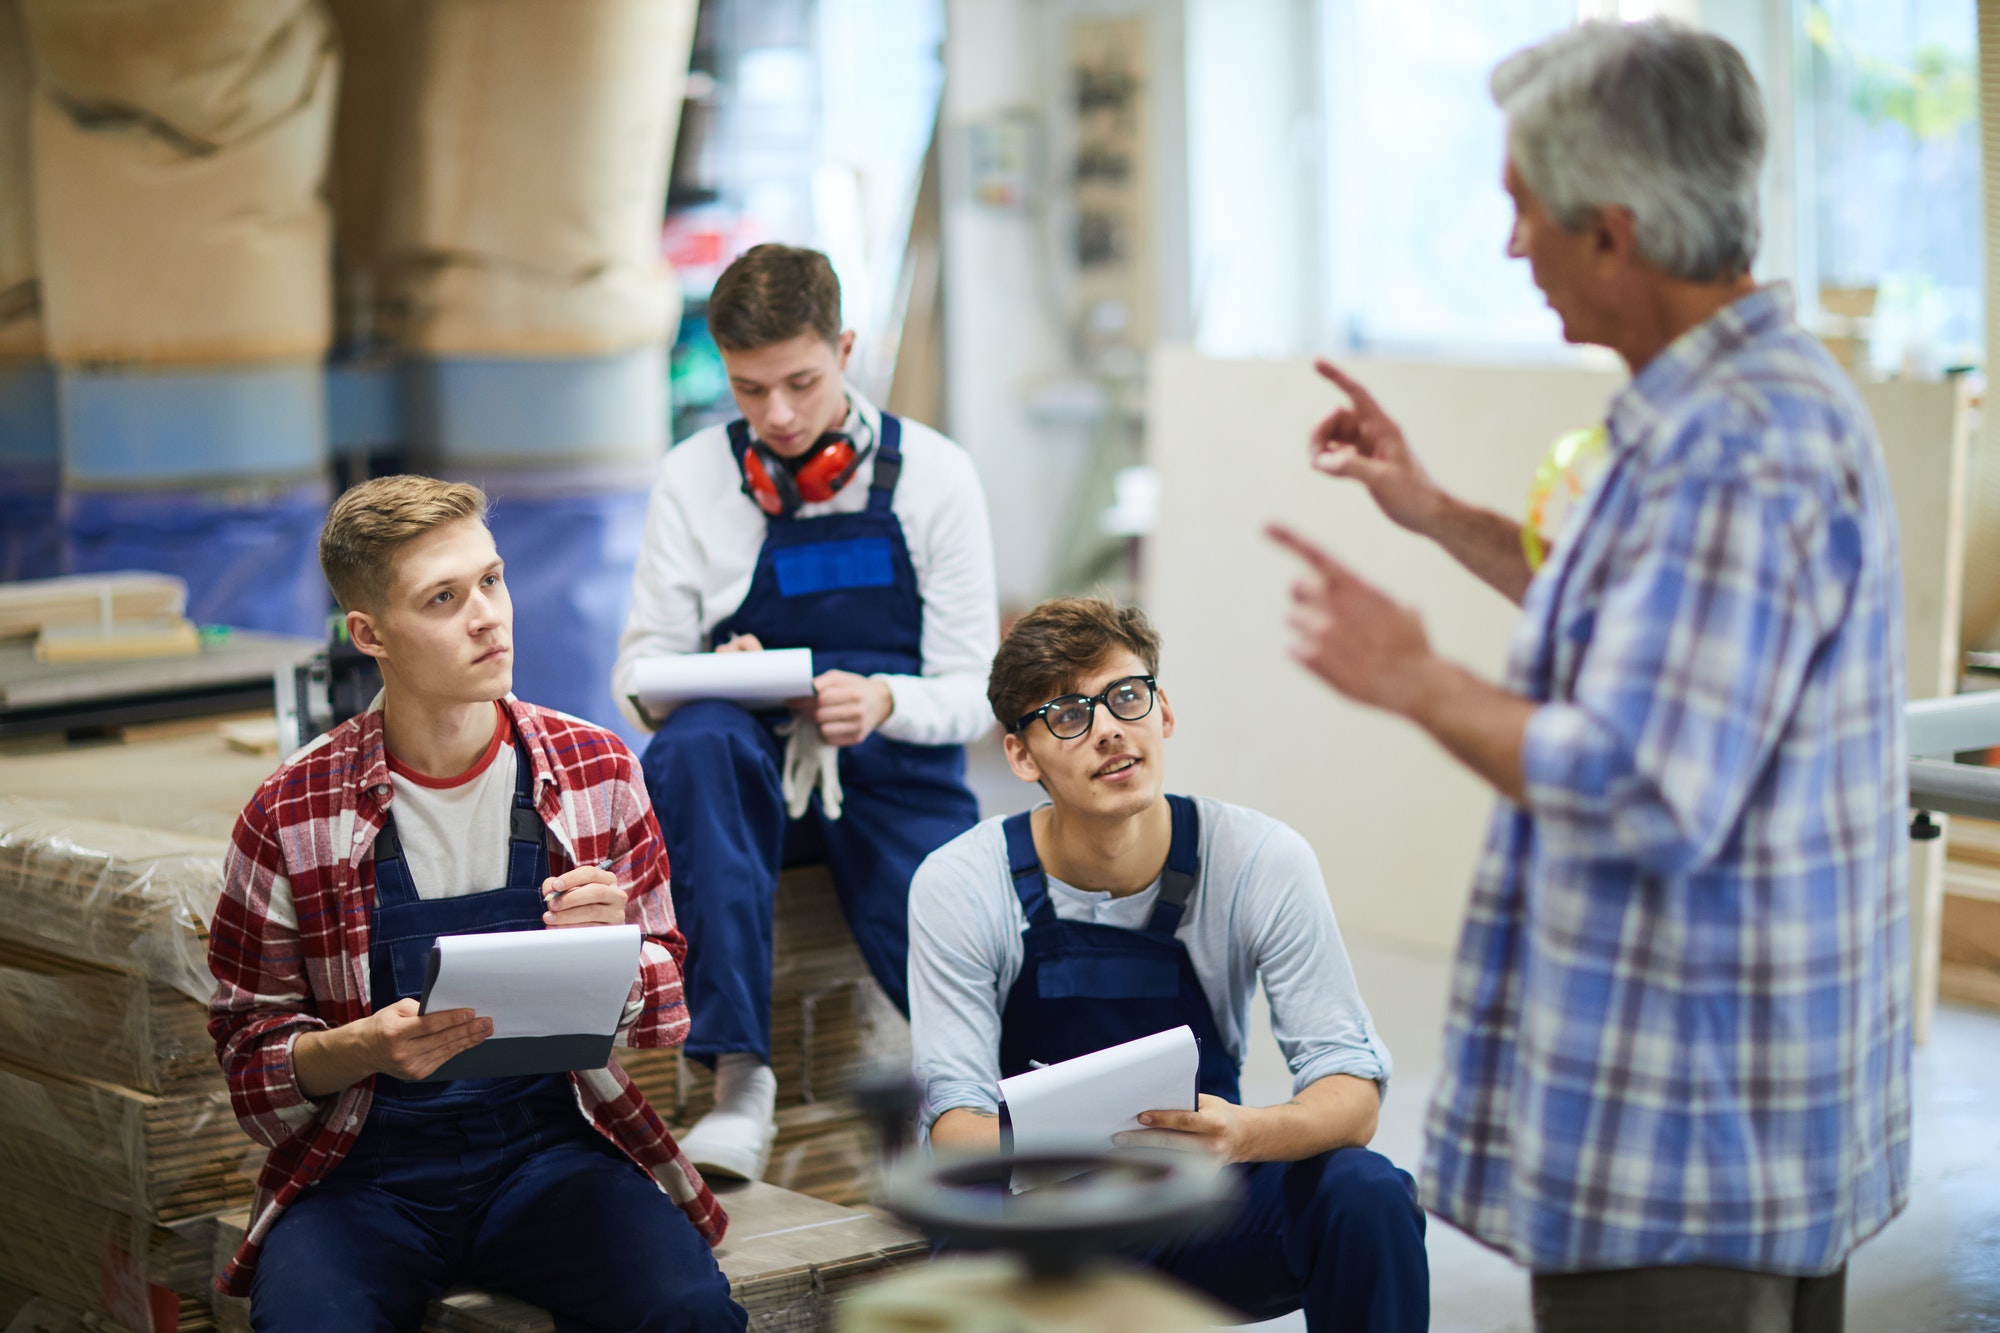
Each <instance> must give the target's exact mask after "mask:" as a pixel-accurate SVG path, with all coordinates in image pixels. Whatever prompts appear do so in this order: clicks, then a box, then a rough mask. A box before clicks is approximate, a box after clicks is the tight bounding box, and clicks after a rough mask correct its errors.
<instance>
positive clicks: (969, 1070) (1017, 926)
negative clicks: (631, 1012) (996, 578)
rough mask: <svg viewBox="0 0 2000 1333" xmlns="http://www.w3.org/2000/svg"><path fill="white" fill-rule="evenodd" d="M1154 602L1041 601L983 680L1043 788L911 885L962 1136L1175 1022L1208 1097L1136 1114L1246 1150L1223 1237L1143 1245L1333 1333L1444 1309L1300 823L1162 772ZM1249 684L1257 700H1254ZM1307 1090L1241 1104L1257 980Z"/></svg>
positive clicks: (992, 1127)
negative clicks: (1072, 1063)
mask: <svg viewBox="0 0 2000 1333" xmlns="http://www.w3.org/2000/svg"><path fill="white" fill-rule="evenodd" d="M1158 664H1159V640H1158V638H1157V637H1156V636H1155V635H1154V633H1153V631H1152V629H1151V628H1150V627H1149V626H1148V625H1147V624H1146V621H1145V618H1144V617H1143V616H1142V615H1141V614H1140V613H1139V612H1138V611H1136V610H1132V609H1120V608H1118V607H1114V606H1112V605H1111V604H1110V603H1108V602H1104V601H1100V600H1096V599H1091V598H1066V599H1061V600H1058V601H1053V602H1048V603H1044V604H1043V605H1042V606H1040V607H1038V608H1036V609H1035V610H1034V611H1031V612H1030V613H1028V615H1026V616H1024V617H1023V618H1022V619H1021V620H1020V621H1019V622H1018V623H1017V624H1016V625H1015V626H1014V628H1013V629H1012V630H1011V631H1010V632H1009V633H1008V635H1007V637H1006V639H1005V641H1004V642H1003V643H1002V644H1001V646H1000V652H999V655H998V656H997V657H996V658H995V659H994V662H993V670H992V675H991V678H990V680H989V683H988V687H987V694H988V697H989V699H990V700H991V704H992V709H993V712H994V715H995V716H996V717H998V718H999V719H1000V723H1001V725H1002V726H1003V727H1005V728H1006V730H1007V735H1006V738H1005V744H1006V749H1007V759H1008V762H1009V763H1010V764H1011V765H1012V767H1013V769H1014V772H1015V773H1016V774H1017V775H1018V776H1019V777H1021V778H1022V779H1023V780H1025V781H1029V782H1037V783H1040V784H1041V786H1042V789H1043V790H1044V791H1045V792H1046V793H1047V795H1048V798H1049V800H1048V803H1047V804H1045V805H1042V806H1039V807H1037V808H1036V809H1035V810H1033V811H1031V812H1029V813H1027V814H1022V815H1016V816H1013V817H1011V818H1008V819H1004V820H1000V819H996V820H988V821H987V822H985V823H983V824H980V825H979V826H978V827H976V828H974V829H972V830H971V831H970V832H968V833H966V834H964V835H962V836H960V837H958V838H956V839H954V840H953V841H952V842H950V843H948V844H946V845H945V846H944V847H941V848H939V849H938V850H937V851H936V852H934V853H932V855H931V856H930V858H929V859H928V860H926V861H925V862H924V864H923V866H922V867H921V868H920V869H919V870H918V872H917V876H916V880H915V882H914V883H913V884H912V886H911V890H910V1024H911V1032H912V1036H913V1039H914V1043H915V1053H916V1060H917V1066H918V1071H919V1073H920V1075H921V1076H922V1077H923V1078H924V1081H925V1105H924V1120H925V1124H926V1125H927V1127H928V1131H929V1135H930V1140H931V1143H932V1144H933V1145H934V1146H935V1147H937V1148H939V1149H940V1150H943V1149H981V1150H987V1151H992V1150H996V1149H998V1147H999V1145H1000V1127H999V1121H998V1118H997V1108H998V1096H997V1086H996V1085H997V1084H998V1082H999V1080H1000V1079H1001V1078H1003V1077H1009V1076H1012V1075H1015V1074H1019V1073H1023V1072H1025V1071H1026V1070H1027V1069H1029V1068H1030V1067H1032V1066H1033V1065H1035V1064H1038V1063H1039V1064H1053V1063H1055V1062H1056V1061H1058V1060H1067V1059H1071V1058H1074V1057H1076V1056H1079V1055H1085V1054H1088V1053H1090V1052H1092V1051H1097V1050H1102V1049H1104V1048H1105V1047H1107V1046H1113V1045H1117V1044H1118V1043H1121V1042H1126V1041H1131V1040H1135V1039H1137V1038H1139V1037H1144V1036H1148V1035H1151V1034H1153V1033H1156V1032H1161V1031H1164V1030H1166V1029H1169V1028H1173V1027H1176V1026H1178V1025H1180V1024H1183V1023H1185V1024H1187V1025H1188V1026H1190V1027H1191V1028H1193V1029H1194V1032H1195V1034H1196V1036H1197V1037H1198V1038H1199V1039H1200V1042H1201V1054H1200V1072H1199V1079H1198V1087H1199V1100H1198V1105H1197V1107H1196V1109H1194V1110H1192V1111H1190V1110H1187V1109H1185V1108H1166V1107H1163V1108H1159V1109H1155V1110H1152V1111H1149V1112H1147V1113H1146V1114H1145V1115H1143V1116H1142V1117H1141V1119H1142V1121H1143V1122H1144V1123H1145V1124H1147V1125H1148V1126H1149V1127H1150V1128H1149V1129H1148V1130H1145V1131H1140V1132H1139V1133H1138V1134H1135V1135H1132V1136H1128V1137H1130V1138H1138V1139H1160V1140H1164V1141H1167V1142H1172V1143H1178V1144H1184V1145H1188V1146H1193V1147H1199V1148H1204V1149H1207V1150H1208V1151H1210V1152H1213V1153H1216V1154H1217V1155H1219V1156H1221V1157H1222V1158H1224V1159H1225V1160H1226V1161H1229V1162H1231V1163H1234V1164H1236V1165H1235V1169H1236V1170H1237V1171H1238V1172H1239V1173H1240V1174H1241V1176H1242V1183H1243V1186H1244V1190H1245V1193H1246V1196H1247V1198H1248V1205H1247V1207H1246V1209H1245V1211H1244V1214H1243V1216H1242V1217H1241V1218H1240V1219H1239V1220H1238V1221H1237V1222H1236V1223H1235V1225H1234V1226H1233V1227H1232V1229H1231V1230H1230V1231H1229V1232H1228V1233H1226V1234H1225V1235H1222V1236H1217V1237H1212V1238H1210V1239H1207V1240H1202V1241H1195V1242H1190V1243H1186V1244H1175V1245H1167V1246H1160V1247H1156V1248H1154V1249H1152V1250H1150V1251H1148V1252H1146V1253H1145V1254H1144V1255H1143V1256H1142V1257H1143V1258H1144V1259H1145V1260H1146V1261H1147V1262H1148V1263H1151V1264H1153V1265H1155V1266H1157V1267H1159V1268H1160V1269H1162V1270H1163V1271H1165V1272H1167V1273H1169V1274H1171V1275H1173V1276H1174V1277H1177V1278H1179V1279H1180V1280H1181V1281H1183V1282H1186V1283H1188V1284H1189V1285H1190V1286H1193V1287H1196V1288H1197V1289H1199V1290H1201V1291H1204V1292H1207V1293H1208V1294H1210V1295H1212V1296H1214V1297H1216V1298H1218V1299H1220V1300H1223V1301H1225V1302H1227V1303H1229V1304H1231V1305H1234V1306H1236V1307H1238V1308H1240V1309H1241V1310H1243V1311H1244V1312H1245V1313H1246V1314H1248V1315H1250V1316H1253V1317H1256V1318H1272V1317H1275V1316H1277V1315H1280V1314H1283V1313H1286V1312H1288V1311H1291V1310H1297V1309H1300V1308H1303V1309H1304V1310H1305V1312H1306V1323H1307V1326H1308V1327H1309V1328H1310V1329H1312V1330H1313V1331H1314V1333H1328V1331H1329V1330H1336V1329H1339V1330H1348V1329H1353V1330H1362V1329H1368V1330H1376V1331H1377V1333H1380V1331H1382V1330H1403V1329H1409V1330H1416V1329H1422V1328H1424V1327H1425V1326H1426V1325H1427V1324H1428V1322H1429V1314H1430V1296H1429V1269H1428V1265H1427V1263H1426V1260H1425V1255H1424V1222H1423V1214H1422V1212H1420V1211H1419V1210H1418V1208H1417V1204H1416V1193H1415V1188H1414V1186H1413V1185H1412V1183H1411V1181H1410V1178H1409V1176H1408V1175H1406V1174H1405V1173H1403V1172H1402V1171H1400V1170H1398V1169H1396V1167H1395V1166H1394V1165H1392V1164H1391V1163H1390V1162H1389V1160H1388V1159H1387V1158H1385V1157H1382V1156H1380V1155H1379V1154H1376V1153H1373V1152H1370V1151H1369V1150H1368V1149H1367V1148H1366V1146H1365V1145H1366V1144H1367V1142H1368V1140H1369V1138H1370V1137H1371V1136H1372V1135H1373V1134H1374V1131H1375V1117H1376V1112H1377V1110H1378V1109H1379V1106H1380V1089H1381V1086H1382V1085H1383V1084H1384V1083H1385V1082H1386V1081H1387V1079H1388V1077H1389V1067H1390V1066H1389V1053H1388V1051H1387V1050H1386V1049H1384V1047H1383V1045H1382V1042H1381V1040H1380V1038H1379V1037H1377V1036H1376V1034H1375V1030H1374V1026H1373V1024H1372V1023H1371V1021H1370V1020H1369V1017H1368V1009H1367V1006H1366V1005H1364V1004H1363V1003H1362V1000H1361V996H1360V994H1359V993H1358V991H1357V990H1356V987H1355V984H1354V976H1353V973H1352V971H1351V970H1350V968H1349V966H1348V962H1347V953H1346V950H1345V948H1344V947H1343V946H1342V944H1341V940H1340V932H1339V929H1338V928H1337V927H1336V926H1335V924H1334V919H1333V911H1332V908H1331V907H1330V906H1329V904H1328V902H1327V897H1326V887H1325V885H1324V883H1323V882H1322V880H1321V878H1320V872H1319V866H1318V864H1317V862H1316V861H1315V860H1314V858H1313V854H1312V851H1311V849H1310V848H1309V847H1307V846H1306V843H1305V840H1304V839H1302V838H1300V837H1299V835H1298V834H1296V833H1294V832H1293V831H1292V830H1291V829H1289V828H1286V827H1285V826H1284V825H1282V824H1280V823H1278V822H1277V821H1275V820H1273V819H1270V818H1268V817H1266V816H1264V815H1260V814H1258V813H1257V812H1255V811H1252V810H1245V809H1241V808H1240V807H1236V806H1230V805H1224V804H1223V803H1221V802H1220V801H1211V800H1206V799H1191V798H1188V797H1183V796H1166V795H1163V792H1164V788H1165V776H1166V775H1165V765H1166V752H1165V751H1166V746H1165V743H1166V741H1167V739H1168V737H1170V736H1172V735H1173V731H1174V712H1173V707H1172V705H1171V704H1170V703H1169V702H1168V701H1167V697H1166V695H1165V694H1164V693H1162V692H1161V691H1160V689H1159V686H1158V684H1157V682H1156V680H1155V675H1156V673H1157V670H1158ZM1245 706H1250V705H1247V704H1246V705H1245ZM1259 980H1261V981H1262V982H1263V984H1264V989H1265V993H1266V994H1267V996H1268V997H1269V999H1270V1004H1271V1013H1272V1027H1273V1030H1274V1031H1275V1033H1276V1035H1277V1038H1278V1042H1279V1045H1280V1046H1281V1047H1282V1048H1283V1050H1284V1053H1285V1058H1286V1060H1287V1062H1288V1063H1289V1064H1290V1066H1291V1070H1292V1077H1293V1089H1294V1092H1293V1096H1292V1099H1291V1100H1290V1101H1288V1102H1285V1103H1283V1104H1282V1105H1278V1106H1265V1107H1253V1106H1244V1105H1242V1104H1241V1097H1240V1095H1239V1091H1238V1086H1237V1082H1238V1072H1239V1069H1240V1067H1241V1064H1242V1060H1243V1052H1244V1044H1245V1039H1246V1035H1247V1031H1248V1027H1249V1010H1250V1001H1251V998H1252V996H1253V993H1254V992H1255V989H1256V986H1257V983H1258V981H1259Z"/></svg>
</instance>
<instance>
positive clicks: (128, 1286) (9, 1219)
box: [0, 1177, 215, 1333]
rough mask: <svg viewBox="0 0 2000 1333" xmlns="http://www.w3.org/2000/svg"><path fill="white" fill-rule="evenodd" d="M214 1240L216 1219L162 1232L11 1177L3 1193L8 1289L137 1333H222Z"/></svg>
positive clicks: (0, 1276)
mask: <svg viewBox="0 0 2000 1333" xmlns="http://www.w3.org/2000/svg"><path fill="white" fill-rule="evenodd" d="M214 1233H215V1224H214V1223H213V1222H212V1221H206V1222H184V1223H178V1224H176V1225H174V1226H171V1227H167V1226H156V1225H153V1224H151V1223H149V1222H146V1221H145V1220H144V1219H142V1218H137V1217H133V1216H131V1215H130V1214H128V1213H124V1212H120V1211H118V1210H117V1209H115V1208H106V1207H104V1206H103V1205H101V1204H97V1203H92V1202H90V1201H89V1200H86V1199H79V1198H77V1197H76V1196H75V1195H72V1194H69V1193H67V1192H65V1191H63V1190H60V1189H55V1188H51V1187H49V1186H47V1185H44V1184H42V1183H40V1182H38V1181H34V1180H23V1179H19V1178H12V1177H10V1178H9V1179H8V1182H7V1186H6V1188H4V1189H0V1237H5V1240H4V1242H0V1282H5V1283H8V1284H10V1285H12V1286H18V1287H21V1288H25V1289H26V1290H28V1291H30V1292H33V1293H35V1294H36V1295H37V1296H40V1297H43V1298H45V1299H47V1300H49V1301H52V1302H59V1303H61V1304H63V1305H70V1306H76V1307H79V1308H81V1309H84V1310H88V1311H95V1312H100V1313H101V1314H103V1315H105V1316H108V1317H109V1318H110V1319H111V1320H112V1321H113V1322H115V1323H116V1324H118V1325H120V1326H122V1327H124V1328H126V1329H130V1330H133V1333H176V1331H177V1333H198V1331H199V1330H203V1329H209V1328H213V1327H214V1309H213V1305H212V1303H211V1301H210V1299H209V1290H208V1280H209V1274H210V1273H211V1272H212V1271H213V1269H212V1267H211V1265H212V1262H213V1260H212V1258H211V1254H212V1251H213V1249H214V1244H215V1242H214ZM97 1326H99V1327H101V1324H99V1325H97Z"/></svg>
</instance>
